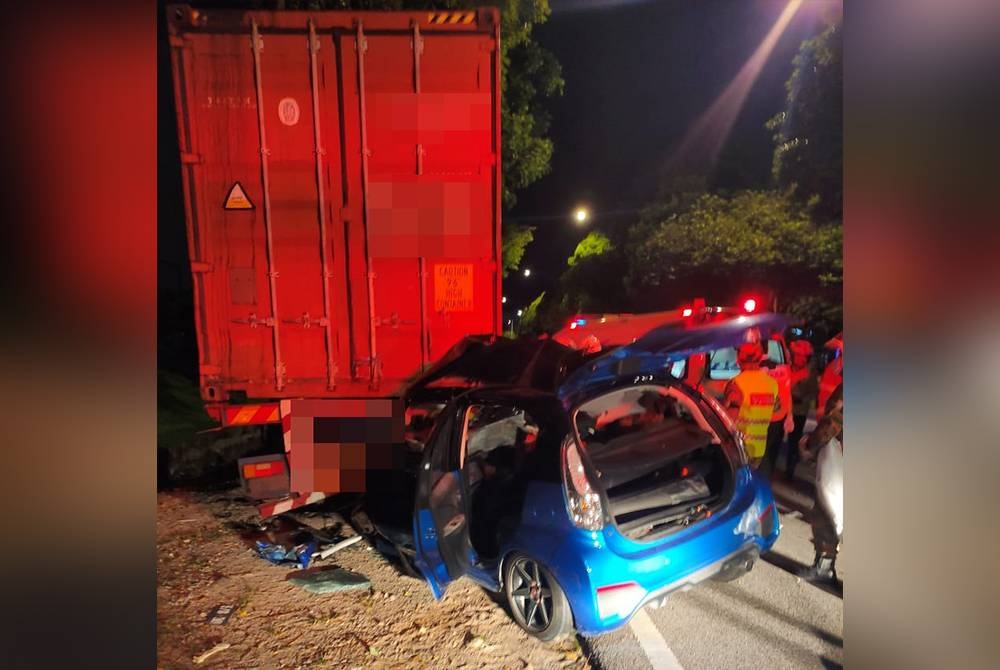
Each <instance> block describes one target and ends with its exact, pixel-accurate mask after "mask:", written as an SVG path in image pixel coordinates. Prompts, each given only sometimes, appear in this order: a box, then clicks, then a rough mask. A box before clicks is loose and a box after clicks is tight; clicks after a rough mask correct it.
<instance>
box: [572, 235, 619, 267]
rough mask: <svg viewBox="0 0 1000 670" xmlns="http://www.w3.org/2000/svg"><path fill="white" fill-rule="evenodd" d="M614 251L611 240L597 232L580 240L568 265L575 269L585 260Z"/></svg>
mask: <svg viewBox="0 0 1000 670" xmlns="http://www.w3.org/2000/svg"><path fill="white" fill-rule="evenodd" d="M613 249H614V245H613V244H611V239H610V238H609V237H608V236H607V235H605V234H604V233H602V232H600V231H597V230H595V231H592V232H589V233H587V236H586V237H585V238H583V239H582V240H580V243H579V244H577V245H576V249H575V250H574V251H573V255H572V256H570V257H569V260H567V261H566V264H567V265H569V266H570V267H573V266H574V265H576V264H577V263H579V262H580V261H582V260H583V259H585V258H589V257H592V256H600V255H601V254H606V253H608V252H609V251H612V250H613Z"/></svg>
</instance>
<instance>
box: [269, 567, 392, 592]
mask: <svg viewBox="0 0 1000 670" xmlns="http://www.w3.org/2000/svg"><path fill="white" fill-rule="evenodd" d="M288 581H290V582H291V583H292V584H295V585H296V586H301V587H302V588H304V589H305V590H306V591H308V592H309V593H337V592H338V591H351V590H354V589H370V588H371V585H372V584H371V582H370V581H368V578H367V577H365V576H364V575H359V574H358V573H356V572H351V571H350V570H345V569H343V568H314V569H313V570H304V571H302V572H296V573H293V574H292V575H289V577H288Z"/></svg>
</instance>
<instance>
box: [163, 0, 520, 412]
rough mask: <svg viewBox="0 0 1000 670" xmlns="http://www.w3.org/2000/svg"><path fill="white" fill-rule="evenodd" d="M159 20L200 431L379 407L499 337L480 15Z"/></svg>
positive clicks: (493, 186) (495, 179)
mask: <svg viewBox="0 0 1000 670" xmlns="http://www.w3.org/2000/svg"><path fill="white" fill-rule="evenodd" d="M167 11H168V14H167V18H168V27H169V33H170V46H171V54H172V65H173V78H174V91H175V97H176V102H177V121H178V136H179V142H180V148H181V162H182V170H183V185H184V194H185V204H186V219H187V234H188V248H189V254H190V259H191V270H192V273H193V286H194V305H195V324H196V329H197V338H198V350H199V358H200V360H199V364H200V376H201V393H202V398H203V400H205V402H206V404H207V405H208V406H209V409H210V411H212V412H213V414H215V415H216V416H219V417H225V416H226V413H225V412H224V411H223V408H224V407H225V406H226V405H231V404H238V403H241V402H243V401H245V400H246V399H255V400H279V399H283V398H317V399H322V398H361V397H392V396H394V395H398V393H399V390H400V389H401V388H402V386H403V385H404V383H405V381H406V380H407V379H408V378H411V377H413V376H414V375H415V374H417V373H419V372H420V371H421V370H422V369H423V368H424V367H425V366H427V365H429V364H430V363H431V362H433V361H434V360H435V359H436V358H437V357H439V356H440V355H441V354H443V353H444V352H445V351H447V350H448V349H449V348H450V347H451V346H452V345H454V344H455V343H456V342H458V341H459V340H460V339H461V338H462V337H464V336H466V335H469V334H487V333H491V334H499V333H500V331H501V328H502V325H501V323H502V322H501V318H502V317H501V313H500V290H501V285H500V250H501V243H500V197H501V193H500V189H501V184H500V90H499V87H500V82H499V78H500V70H499V49H498V47H499V13H498V12H497V10H496V9H493V8H488V9H478V10H475V11H463V12H323V11H316V12H311V11H301V12H300V11H287V12H253V11H233V10H196V9H192V8H190V7H188V6H171V7H169V8H168V10H167ZM245 414H247V415H248V416H249V414H250V412H245ZM256 414H259V415H260V416H270V415H271V414H272V412H269V411H259V412H256Z"/></svg>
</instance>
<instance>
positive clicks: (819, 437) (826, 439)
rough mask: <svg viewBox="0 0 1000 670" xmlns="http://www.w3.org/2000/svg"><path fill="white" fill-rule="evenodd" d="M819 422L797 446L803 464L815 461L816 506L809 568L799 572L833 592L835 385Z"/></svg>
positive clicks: (840, 449)
mask: <svg viewBox="0 0 1000 670" xmlns="http://www.w3.org/2000/svg"><path fill="white" fill-rule="evenodd" d="M824 409H825V412H824V413H823V419H822V420H821V421H820V422H819V424H818V425H817V426H816V430H814V431H813V432H812V433H811V434H810V435H809V436H808V437H806V438H804V439H803V440H802V442H801V444H800V445H799V448H800V450H801V451H802V458H803V460H807V461H808V460H811V459H812V458H816V459H817V465H816V502H815V503H814V504H813V508H812V510H810V512H809V525H810V526H812V536H813V546H814V547H815V548H816V556H815V558H814V560H813V564H812V566H811V567H809V568H805V569H804V570H801V571H800V572H799V576H800V577H801V578H803V579H805V580H806V581H809V582H825V583H828V584H831V585H832V586H834V587H836V588H840V587H841V584H840V581H839V579H838V578H837V554H839V553H840V542H841V538H842V537H843V533H844V387H843V384H841V385H838V386H837V388H836V390H835V391H834V392H833V394H831V396H830V399H829V401H828V402H827V405H826V407H825V408H824Z"/></svg>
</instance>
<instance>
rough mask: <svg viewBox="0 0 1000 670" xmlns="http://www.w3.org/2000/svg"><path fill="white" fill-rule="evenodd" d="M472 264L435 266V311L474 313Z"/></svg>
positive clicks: (442, 264)
mask: <svg viewBox="0 0 1000 670" xmlns="http://www.w3.org/2000/svg"><path fill="white" fill-rule="evenodd" d="M472 278H473V274H472V263H441V264H440V265H435V266H434V310H435V311H437V312H471V311H472Z"/></svg>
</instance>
